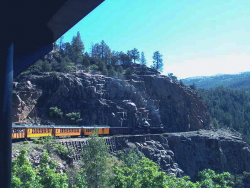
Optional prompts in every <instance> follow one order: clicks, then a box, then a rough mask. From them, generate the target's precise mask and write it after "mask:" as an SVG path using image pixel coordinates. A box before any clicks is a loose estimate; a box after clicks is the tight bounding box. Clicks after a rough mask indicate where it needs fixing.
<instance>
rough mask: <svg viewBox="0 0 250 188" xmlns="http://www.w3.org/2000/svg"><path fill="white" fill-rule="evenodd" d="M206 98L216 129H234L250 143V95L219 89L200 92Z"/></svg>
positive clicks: (240, 91) (244, 92)
mask: <svg viewBox="0 0 250 188" xmlns="http://www.w3.org/2000/svg"><path fill="white" fill-rule="evenodd" d="M199 93H200V95H201V96H202V97H203V98H204V100H205V102H206V104H207V106H208V109H209V112H210V115H211V117H212V125H213V126H214V127H215V128H225V127H229V128H233V129H234V130H236V131H239V132H240V133H242V134H243V135H245V138H246V140H247V142H248V143H250V93H249V92H248V91H243V90H234V89H229V88H225V87H218V88H215V89H209V90H199Z"/></svg>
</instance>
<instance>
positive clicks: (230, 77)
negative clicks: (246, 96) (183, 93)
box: [182, 72, 250, 90]
mask: <svg viewBox="0 0 250 188" xmlns="http://www.w3.org/2000/svg"><path fill="white" fill-rule="evenodd" d="M249 80H250V72H244V73H241V74H223V75H216V76H203V77H194V78H187V79H183V80H182V81H183V82H184V84H186V85H191V84H193V83H194V84H195V85H196V86H197V88H202V89H209V88H215V87H218V86H225V87H228V88H232V89H243V90H250V82H249Z"/></svg>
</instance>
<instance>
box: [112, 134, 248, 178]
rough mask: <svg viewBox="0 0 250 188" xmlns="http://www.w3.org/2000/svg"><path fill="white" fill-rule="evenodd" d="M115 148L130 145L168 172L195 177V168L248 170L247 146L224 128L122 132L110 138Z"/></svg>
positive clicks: (233, 171)
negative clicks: (153, 132) (138, 132)
mask: <svg viewBox="0 0 250 188" xmlns="http://www.w3.org/2000/svg"><path fill="white" fill-rule="evenodd" d="M114 139H115V141H116V147H117V149H118V150H120V149H123V148H126V147H133V144H134V145H135V146H136V147H137V149H138V150H139V151H141V152H142V153H143V154H144V155H145V156H146V157H148V158H150V159H152V160H153V161H155V162H156V163H158V164H159V165H160V167H161V169H162V170H164V171H165V172H167V173H168V174H170V173H174V174H176V175H184V174H186V175H188V176H190V177H191V178H192V179H195V178H196V175H197V173H198V172H199V171H202V170H204V169H212V170H214V171H216V172H217V173H222V172H230V173H231V174H235V173H236V174H241V173H243V172H244V171H250V148H249V146H248V145H247V144H246V143H245V142H244V141H243V140H242V138H241V136H240V135H237V134H235V133H233V132H231V131H228V130H217V131H208V130H203V131H192V132H185V133H166V134H163V135H144V136H143V135H142V136H123V137H117V138H114Z"/></svg>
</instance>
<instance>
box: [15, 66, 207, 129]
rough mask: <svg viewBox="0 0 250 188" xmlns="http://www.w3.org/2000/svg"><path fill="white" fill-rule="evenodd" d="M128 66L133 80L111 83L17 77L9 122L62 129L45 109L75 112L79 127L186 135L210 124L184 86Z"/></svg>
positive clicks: (79, 77) (76, 77) (92, 78)
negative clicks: (152, 129) (146, 129)
mask: <svg viewBox="0 0 250 188" xmlns="http://www.w3.org/2000/svg"><path fill="white" fill-rule="evenodd" d="M138 69H139V68H138V67H134V70H135V72H136V71H137V73H138V75H137V76H131V77H130V79H127V80H126V79H117V78H111V77H107V76H103V75H90V74H87V73H84V72H78V73H74V74H73V73H71V74H63V73H61V74H54V73H45V74H39V75H29V76H20V77H19V78H18V79H17V80H16V82H17V85H16V87H15V89H14V90H15V94H14V104H13V112H14V113H13V121H21V122H30V123H34V122H35V121H36V122H37V123H41V124H67V123H68V122H67V121H66V119H64V118H63V117H62V118H60V119H52V118H50V117H49V116H48V113H49V108H50V107H54V106H57V107H58V108H60V109H61V110H62V111H63V113H64V115H65V114H67V113H70V112H80V113H81V116H82V117H81V118H82V121H81V122H80V124H81V125H95V124H97V125H109V126H111V127H120V126H121V127H127V126H129V127H138V126H144V125H145V123H146V124H147V125H150V126H152V127H159V126H163V127H164V128H165V130H166V131H191V130H198V129H201V128H204V127H205V126H207V125H209V123H210V116H209V114H208V111H207V107H206V106H205V104H204V103H203V101H202V100H201V98H200V97H199V96H198V95H197V93H196V92H195V91H193V90H191V89H190V88H189V87H186V86H181V85H180V84H179V83H178V82H177V81H174V80H172V79H170V78H169V77H167V76H163V75H160V74H159V73H157V71H156V72H152V71H151V72H150V69H149V68H147V69H143V71H144V72H143V73H142V72H140V71H142V70H141V69H139V70H138Z"/></svg>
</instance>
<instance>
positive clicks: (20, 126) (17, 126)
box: [12, 124, 53, 129]
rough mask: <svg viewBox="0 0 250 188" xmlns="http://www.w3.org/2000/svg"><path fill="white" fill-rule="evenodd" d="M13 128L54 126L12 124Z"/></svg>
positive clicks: (48, 127) (48, 126)
mask: <svg viewBox="0 0 250 188" xmlns="http://www.w3.org/2000/svg"><path fill="white" fill-rule="evenodd" d="M12 127H13V128H40V129H41V128H47V129H52V128H53V127H52V126H50V125H25V124H23V125H12Z"/></svg>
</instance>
